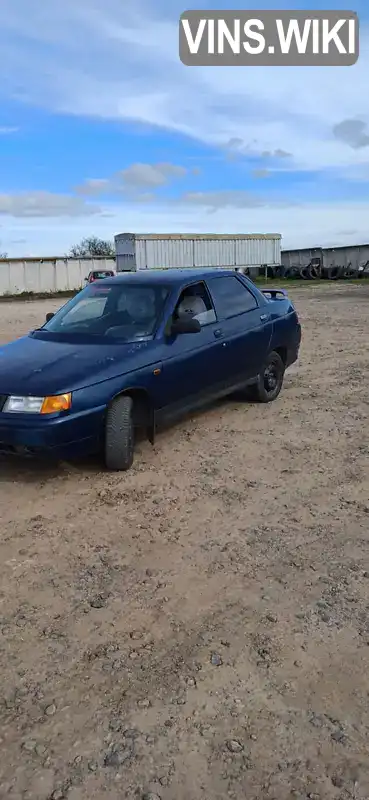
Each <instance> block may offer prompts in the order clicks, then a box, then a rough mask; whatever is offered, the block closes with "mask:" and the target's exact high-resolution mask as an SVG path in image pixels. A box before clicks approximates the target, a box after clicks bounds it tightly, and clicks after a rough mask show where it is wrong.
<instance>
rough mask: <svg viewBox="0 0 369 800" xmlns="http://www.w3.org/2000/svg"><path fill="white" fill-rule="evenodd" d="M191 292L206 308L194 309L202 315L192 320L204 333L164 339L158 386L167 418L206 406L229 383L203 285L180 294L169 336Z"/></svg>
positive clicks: (223, 346) (210, 306)
mask: <svg viewBox="0 0 369 800" xmlns="http://www.w3.org/2000/svg"><path fill="white" fill-rule="evenodd" d="M189 290H191V292H192V293H193V294H194V295H195V296H197V297H198V298H201V300H202V301H203V304H204V305H203V307H202V309H201V308H200V309H195V304H194V305H193V308H194V310H198V312H199V313H195V314H193V316H194V318H195V319H197V320H198V321H199V322H200V325H201V331H200V332H199V333H186V334H180V335H177V336H170V335H168V333H167V335H163V344H162V350H161V352H162V371H161V375H160V381H158V382H157V385H156V387H157V396H156V405H157V407H159V409H161V410H162V415H163V416H165V417H167V416H169V417H170V416H176V415H177V413H179V414H180V413H182V412H184V411H186V410H189V409H190V408H193V407H195V406H196V405H198V404H201V402H206V400H207V399H210V398H211V397H212V396H213V395H214V394H216V392H217V387H218V385H219V384H221V383H222V382H223V383H224V382H225V380H226V376H225V374H224V372H225V370H224V365H225V359H224V357H223V349H224V348H225V346H226V345H225V342H224V341H223V340H222V338H220V337H219V325H218V322H217V318H216V313H215V309H214V306H213V303H212V300H211V297H210V295H209V292H208V290H207V288H206V286H205V283H204V282H202V281H200V282H197V283H193V284H190V285H188V286H187V287H185V288H184V289H183V290H182V291H181V293H180V295H179V297H178V299H177V300H176V302H175V303H174V306H173V309H172V311H171V312H170V315H169V318H168V320H167V332H168V330H169V326H170V323H171V320H172V319H173V318H175V317H176V313H177V311H179V310H180V308H181V307H182V308H183V302H184V300H185V298H186V292H188V291H189ZM190 311H191V303H190V304H189V312H190ZM159 416H160V411H159Z"/></svg>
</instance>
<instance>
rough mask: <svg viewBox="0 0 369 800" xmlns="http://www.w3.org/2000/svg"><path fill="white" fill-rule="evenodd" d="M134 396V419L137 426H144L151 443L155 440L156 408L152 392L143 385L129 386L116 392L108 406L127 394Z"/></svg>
mask: <svg viewBox="0 0 369 800" xmlns="http://www.w3.org/2000/svg"><path fill="white" fill-rule="evenodd" d="M127 395H128V396H129V397H132V400H133V419H134V424H135V425H136V426H137V427H140V428H144V429H145V430H146V433H147V437H148V439H149V441H150V442H151V444H154V441H155V410H154V405H153V401H152V398H151V397H150V393H149V392H148V390H147V389H145V388H144V387H143V386H128V387H125V388H124V389H121V390H120V391H119V392H116V393H115V395H114V396H113V397H112V398H111V400H110V402H109V404H108V406H111V405H112V403H113V402H114V400H117V399H118V398H119V397H125V396H127Z"/></svg>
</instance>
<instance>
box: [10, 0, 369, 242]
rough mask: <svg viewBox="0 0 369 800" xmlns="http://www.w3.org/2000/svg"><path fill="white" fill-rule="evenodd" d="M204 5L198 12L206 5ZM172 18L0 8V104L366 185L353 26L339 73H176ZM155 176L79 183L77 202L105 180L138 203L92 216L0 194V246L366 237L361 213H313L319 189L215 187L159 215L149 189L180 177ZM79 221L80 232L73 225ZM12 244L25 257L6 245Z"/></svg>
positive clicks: (82, 5)
mask: <svg viewBox="0 0 369 800" xmlns="http://www.w3.org/2000/svg"><path fill="white" fill-rule="evenodd" d="M206 5H208V6H211V2H210V0H206V2H205V3H203V7H206ZM257 5H258V3H256V6H255V4H254V7H257ZM287 6H288V3H287ZM287 6H286V4H285V7H287ZM181 11H183V6H182V7H179V2H178V0H171V1H170V0H155V3H154V0H151V5H150V4H149V0H143V1H142V0H125V2H124V3H122V2H121V0H79V1H78V2H75V0H64V2H63V3H60V2H57V0H49V2H47V3H45V2H44V0H32V14H31V13H30V10H29V0H2V3H1V5H0V23H1V24H0V44H1V51H2V62H3V63H4V64H6V70H5V69H4V71H3V76H2V81H1V84H0V93H1V95H2V97H3V99H4V100H5V101H6V99H7V98H16V99H21V100H23V101H24V102H25V103H29V104H31V105H32V104H33V105H37V106H39V107H41V108H45V109H48V110H51V111H54V112H67V113H71V114H75V115H76V116H84V115H85V116H91V117H95V118H96V117H97V118H101V119H114V120H122V121H129V120H134V121H139V122H142V123H145V124H149V125H155V126H160V127H162V128H163V129H166V130H170V131H173V132H179V133H183V134H186V135H189V136H191V137H193V138H194V139H196V140H198V141H200V142H203V143H206V144H212V145H214V144H215V145H219V147H220V148H222V149H223V155H224V153H226V152H228V153H229V155H230V157H235V158H237V157H238V154H240V153H247V154H249V155H253V154H255V155H258V156H261V157H262V158H263V159H264V160H265V164H264V165H262V166H263V167H264V166H265V170H267V169H268V170H270V171H273V172H275V171H279V170H280V171H282V170H285V171H290V170H294V169H301V170H314V171H317V172H318V171H320V173H321V176H320V180H324V175H327V176H334V175H335V174H337V173H338V172H339V173H340V174H341V175H342V179H344V178H345V179H349V180H357V181H359V180H363V179H368V180H369V148H366V147H364V146H357V143H358V142H359V143H360V142H361V143H362V142H363V141H364V140H363V138H362V137H363V136H364V138H365V136H366V135H367V133H366V131H367V129H366V127H365V126H366V125H368V124H369V111H367V104H366V102H365V97H366V95H367V85H368V80H369V49H368V34H367V31H366V30H365V26H364V25H362V26H361V28H362V30H361V53H360V58H359V61H358V63H357V64H356V65H355V66H353V67H349V68H343V69H340V68H324V69H318V68H299V69H297V68H296V69H294V68H289V67H287V68H282V67H279V68H273V69H268V68H264V67H259V68H253V69H251V68H249V69H247V70H246V69H243V68H224V69H219V68H207V69H205V68H189V67H185V66H184V65H183V64H181V62H180V61H179V58H178V28H177V24H178V17H179V14H180V13H181ZM347 122H349V123H351V127H349V128H348V127H347ZM352 122H354V123H355V125H356V127H355V125H354V127H353V126H352ZM358 124H359V125H361V127H360V128H358ZM342 125H344V127H342ZM363 126H364V127H363ZM2 130H3V132H4V131H5V127H4V128H3V129H1V127H0V133H1V131H2ZM337 131H338V134H339V135H338V136H337ZM348 131H349V134H348ZM7 132H10V130H8V131H7ZM342 133H344V136H342ZM348 135H349V139H348ZM355 142H356V146H355ZM210 157H211V158H213V157H214V156H213V155H211V156H209V158H210ZM163 166H165V165H163V164H161V165H160V164H159V165H158V164H154V165H152V164H144V163H143V164H139V163H138V164H136V165H132V166H131V167H130V168H129V169H128V170H126V171H123V172H122V173H120V175H118V177H117V176H110V177H109V176H108V177H99V174H98V172H97V173H96V175H92V176H91V178H90V179H89V181H88V182H87V181H86V183H85V190H86V191H85V194H86V195H87V194H90V195H91V196H93V195H94V196H100V195H102V194H104V193H106V192H108V191H109V192H110V191H111V186H112V183H111V182H112V181H114V182H116V181H118V183H119V185H120V188H121V189H122V187H125V192H127V188H128V187H130V191H131V192H132V193H133V195H134V200H136V199H137V198H138V197H139V199H140V202H139V203H137V202H131V203H130V204H129V205H128V204H124V203H121V204H115V205H113V206H110V205H107V204H102V203H101V202H99V205H100V206H101V207H102V211H101V213H100V214H99V208H98V207H97V206H96V205H94V204H92V203H88V202H86V201H85V200H84V198H83V197H82V196H81V195H79V196H78V197H70V196H60V195H57V194H52V193H42V192H32V193H28V194H27V193H23V195H22V196H21V195H2V196H0V213H3V214H6V215H7V217H6V223H7V224H6V239H5V238H4V236H2V240H3V243H2V246H4V248H5V249H8V250H9V252H15V251H16V252H17V253H20V252H24V251H28V252H30V253H33V254H35V255H37V254H39V253H42V254H44V255H45V254H47V253H48V252H49V253H50V252H51V253H55V252H62V253H63V252H65V251H66V250H67V249H68V248H69V246H70V245H71V244H73V243H74V242H75V241H78V240H79V239H80V238H81V237H82V236H85V235H88V234H90V233H92V234H97V235H101V236H104V237H111V236H112V235H114V233H117V232H119V230H121V229H122V228H123V229H125V230H132V231H157V232H160V231H164V232H165V231H166V232H175V231H183V232H186V231H187V232H190V231H194V232H208V231H209V229H211V228H212V229H213V230H215V231H217V232H224V233H226V232H238V231H252V230H255V231H256V232H257V231H261V232H265V231H273V230H275V231H277V232H278V231H280V232H281V233H282V234H283V237H284V244H285V246H298V245H300V246H302V245H304V244H306V245H308V244H327V245H328V244H338V243H343V242H344V241H345V235H344V231H346V232H347V231H348V230H352V229H353V227H355V237H356V239H357V240H358V241H360V240H362V241H365V240H366V239H367V238H368V234H367V220H368V218H369V202H368V203H361V204H360V203H348V202H347V203H343V202H342V203H331V204H327V203H324V204H323V203H320V202H319V185H317V192H316V202H315V203H312V204H306V205H301V206H294V205H291V206H287V205H286V204H282V203H279V204H278V203H276V202H274V203H272V202H268V200H267V199H265V198H262V197H255V196H254V195H249V194H248V193H247V192H232V191H230V190H229V189H228V187H227V186H222V187H221V189H222V191H213V192H192V193H190V194H186V195H184V197H182V199H181V200H179V201H176V202H175V203H174V202H172V203H170V204H168V205H164V204H161V205H158V204H157V201H155V196H154V195H153V190H155V189H156V188H158V187H159V186H162V185H164V182H166V181H167V180H168V181H169V180H171V179H172V178H175V179H177V178H180V177H181V175H180V173H179V172H178V170H183V168H181V167H176V169H177V173H176V174H174V173H172V174H170V171H169V172H168V169H167V171H166V172H165V169H163ZM169 166H170V165H169ZM171 166H173V165H171ZM167 167H168V165H167ZM262 174H264V175H265V172H264V173H262V172H261V171H260V172H259V175H258V177H262ZM364 176H365V178H364ZM87 183H88V185H87ZM116 185H117V184H116V183H115V186H116ZM267 185H268V182H267V181H265V182H263V187H266V186H267ZM87 189H88V191H87ZM264 191H266V188H265V189H264ZM121 197H123V195H122V194H121ZM209 211H211V212H212V214H211V216H209ZM92 214H94V215H95V216H94V217H93V220H91V221H87V220H86V219H82V217H86V216H89V215H92ZM18 216H21V217H22V219H21V220H19V219H17V217H18ZM30 216H33V217H35V216H38V217H44V219H43V220H42V222H41V219H40V220H37V219H33V220H31V219H28V217H30ZM45 217H46V218H45ZM47 217H50V219H47ZM57 217H60V219H59V220H58V219H56V218H57ZM353 223H354V225H353ZM350 235H351V234H350ZM352 235H353V234H352ZM347 236H348V234H347V233H346V238H347ZM18 239H24V240H26V242H27V245H26V244H25V243H22V244H21V243H19V244H15V241H16V240H18Z"/></svg>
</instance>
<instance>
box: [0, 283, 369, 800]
mask: <svg viewBox="0 0 369 800" xmlns="http://www.w3.org/2000/svg"><path fill="white" fill-rule="evenodd" d="M291 296H292V297H293V298H294V300H295V302H296V306H297V309H298V311H299V314H300V317H301V321H302V325H303V345H302V350H301V358H300V361H299V363H298V364H297V365H294V366H293V367H292V368H291V370H289V371H288V373H287V375H286V378H285V386H284V389H283V391H282V393H281V395H280V397H279V399H278V400H277V401H276V402H275V403H271V404H270V405H267V406H263V405H252V404H247V403H244V402H242V401H241V400H240V399H232V400H229V401H226V402H223V403H220V404H217V405H216V406H214V407H212V408H211V409H209V410H207V411H205V412H203V413H201V414H198V415H196V416H194V417H192V418H190V419H187V420H185V421H183V422H181V423H180V424H178V425H176V426H175V427H174V428H172V429H170V430H169V431H167V432H165V433H162V434H161V435H160V436H159V437H158V440H157V444H156V446H155V448H152V447H151V445H150V444H148V443H147V444H146V443H143V444H141V445H140V446H139V449H138V452H137V456H136V461H135V465H134V468H133V469H132V470H131V471H130V472H129V473H125V474H105V473H104V472H102V471H100V467H99V465H98V464H97V463H96V462H95V463H92V462H90V463H83V464H77V465H76V464H73V465H67V464H63V465H61V466H60V467H59V468H57V469H56V468H55V467H51V466H50V467H49V466H46V467H45V466H43V467H41V466H38V465H37V466H36V465H32V464H21V465H18V464H13V462H10V463H9V462H8V461H2V462H1V464H0V470H1V472H0V517H1V520H2V525H1V538H0V576H1V577H0V602H1V605H0V632H1V636H0V669H1V673H0V674H1V682H0V742H1V759H0V798H1V800H2V798H9V799H11V800H31V798H32V800H46V798H53V800H58V799H59V800H62V798H68V800H100V799H101V800H105V798H109V800H121V799H122V798H128V799H129V800H140V798H147V800H158V798H161V800H223V799H224V800H226V798H233V799H234V800H259V799H260V800H289V798H300V799H301V800H302V799H303V798H316V799H318V798H321V800H323V799H324V800H333V798H335V800H346V798H347V799H348V798H355V800H362V798H369V548H368V544H369V468H368V464H369V461H368V453H369V427H368V410H369V406H368V403H369V393H368V389H369V378H368V376H369V347H368V319H369V291H368V288H367V287H366V288H365V287H364V286H362V287H353V286H350V287H349V286H346V287H341V286H340V287H339V288H337V289H335V288H334V289H332V288H330V287H318V288H315V287H313V288H311V287H307V288H304V289H300V288H299V289H295V290H293V289H292V290H291ZM57 305H58V303H57V302H56V301H47V302H45V301H39V302H31V303H21V302H19V303H3V304H1V306H0V339H1V340H2V341H3V342H4V341H5V340H7V339H10V338H15V337H17V336H20V335H21V334H23V333H25V332H26V331H28V330H29V329H30V328H32V326H35V325H36V324H40V323H41V322H42V321H43V319H44V316H45V313H46V311H48V310H54V309H55V308H56V307H57Z"/></svg>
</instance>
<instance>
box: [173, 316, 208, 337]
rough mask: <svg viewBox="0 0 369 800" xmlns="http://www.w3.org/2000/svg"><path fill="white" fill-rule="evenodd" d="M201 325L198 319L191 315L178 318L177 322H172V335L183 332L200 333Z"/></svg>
mask: <svg viewBox="0 0 369 800" xmlns="http://www.w3.org/2000/svg"><path fill="white" fill-rule="evenodd" d="M200 331H201V325H200V323H199V321H198V319H193V318H191V317H189V318H188V319H186V318H183V317H182V318H181V319H177V320H176V321H175V322H173V323H172V326H171V329H170V332H171V334H172V335H175V336H177V335H178V334H181V333H200Z"/></svg>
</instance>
